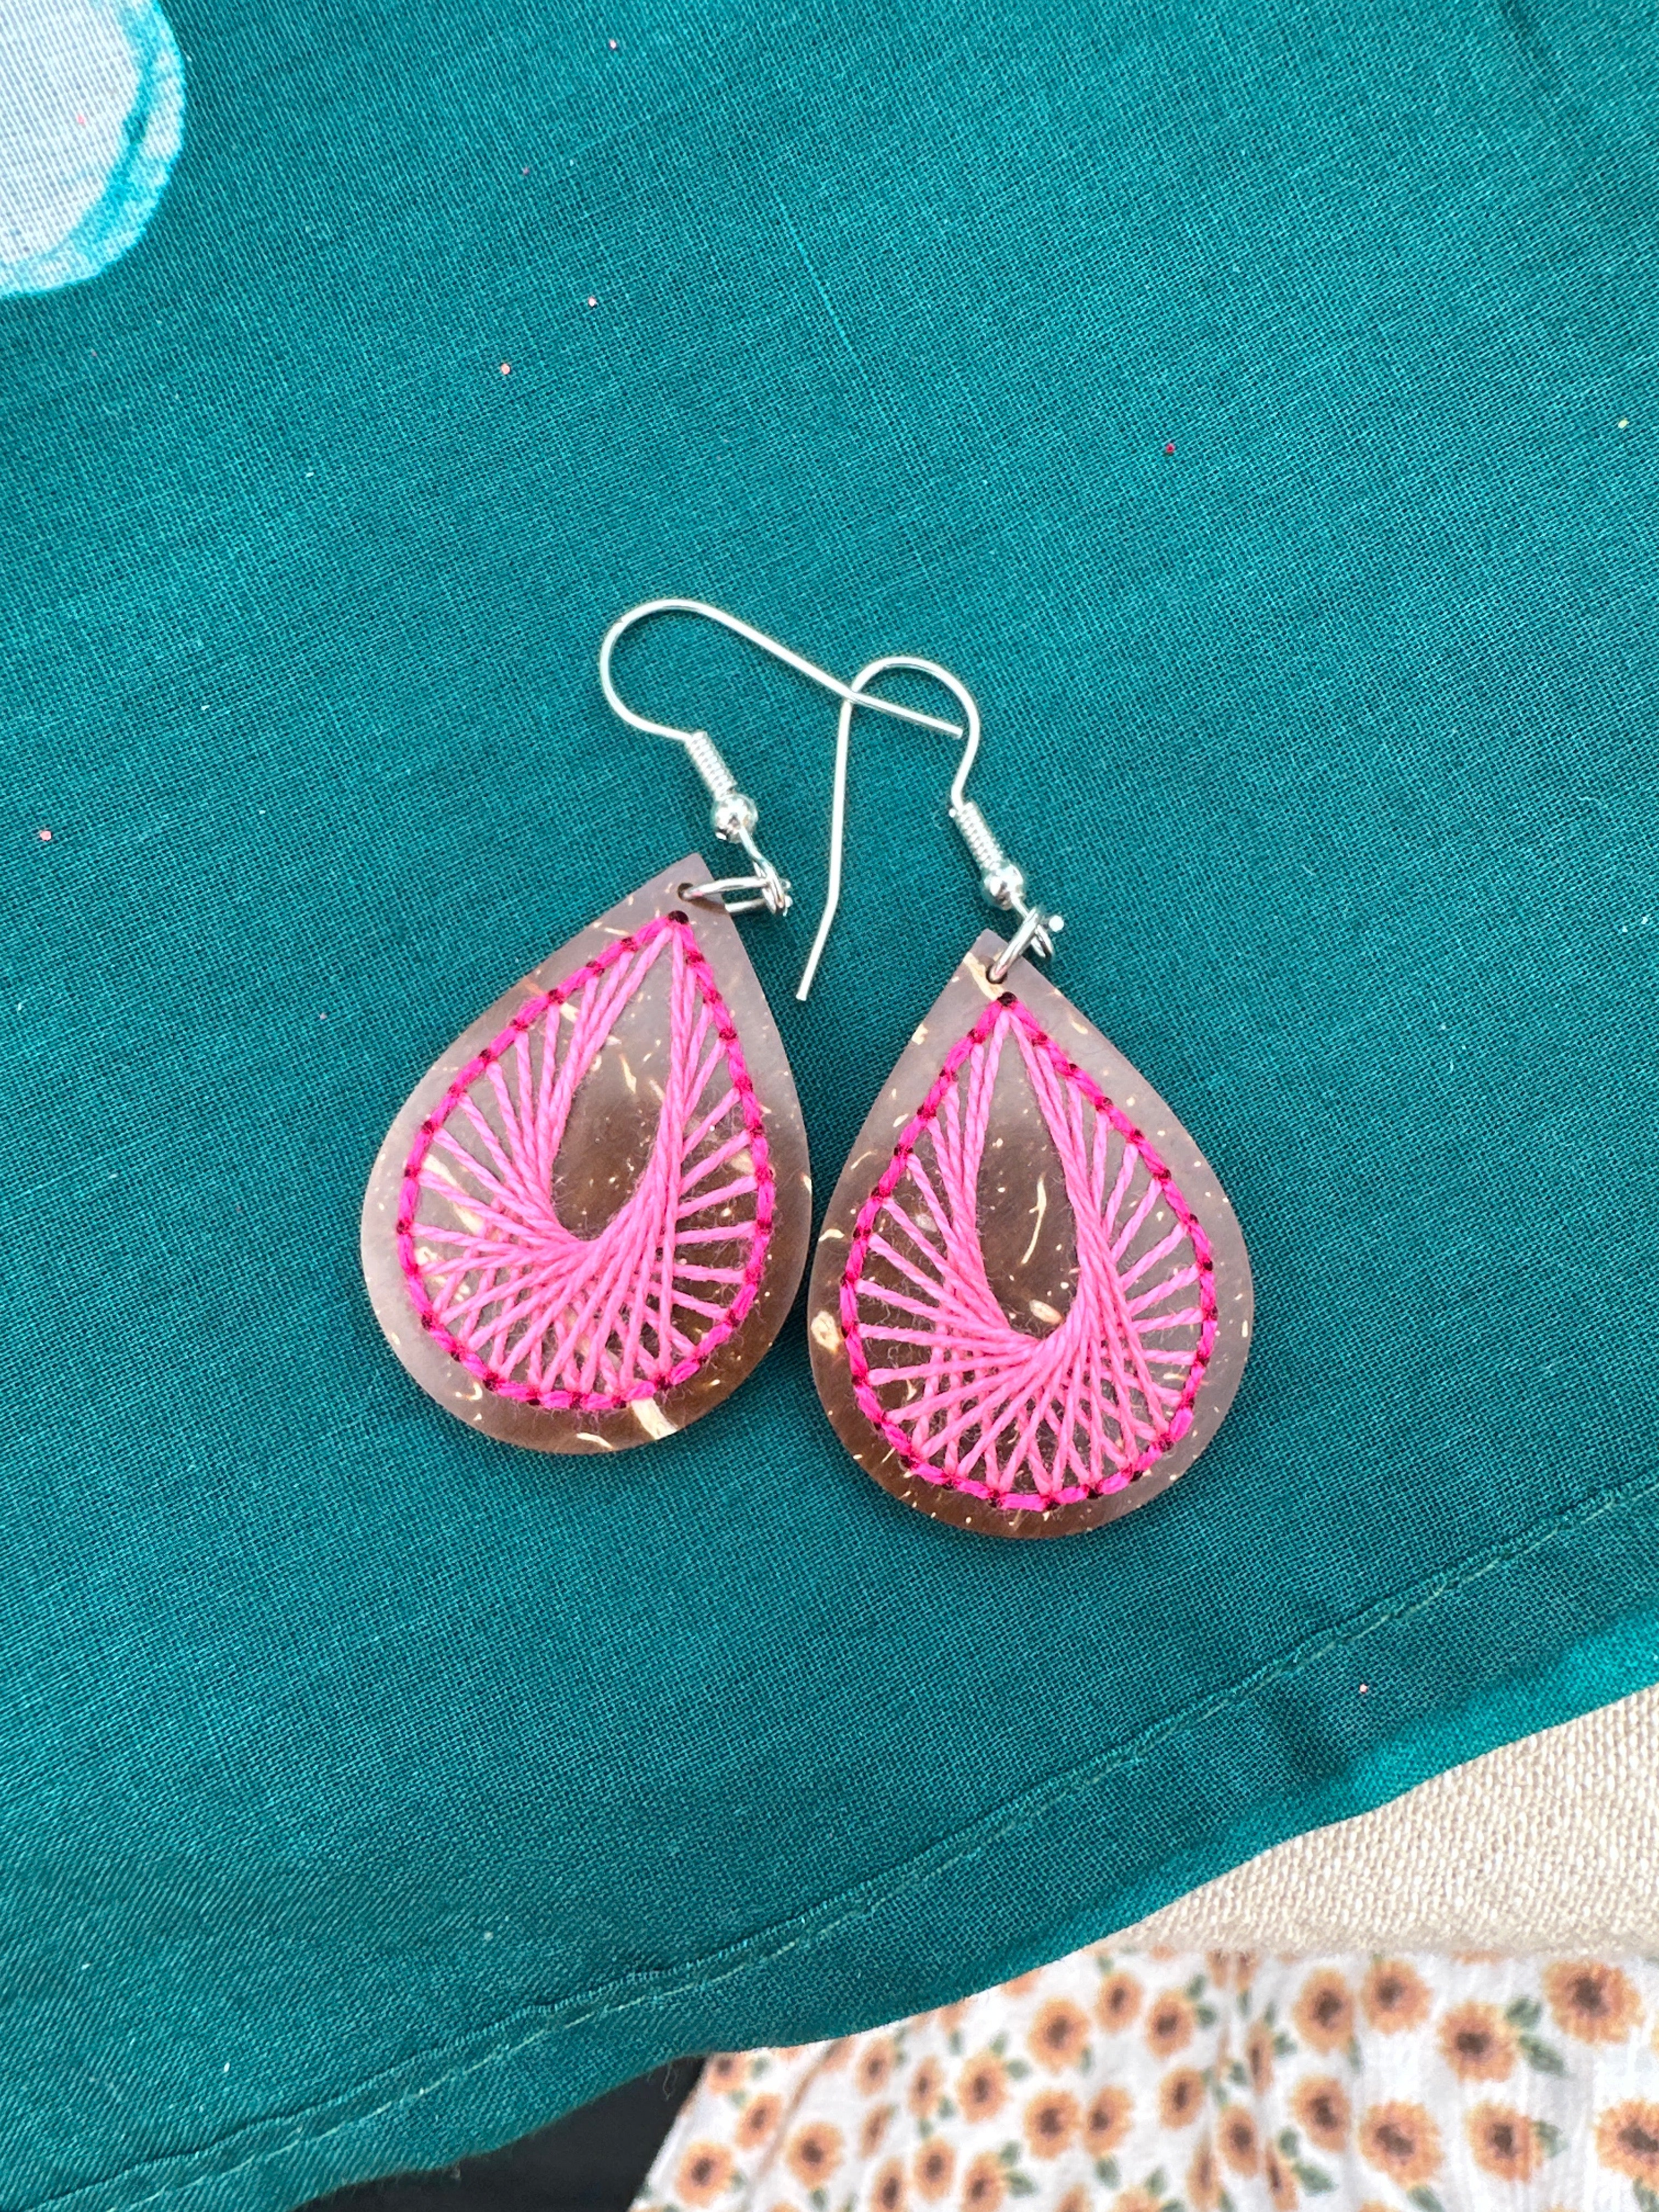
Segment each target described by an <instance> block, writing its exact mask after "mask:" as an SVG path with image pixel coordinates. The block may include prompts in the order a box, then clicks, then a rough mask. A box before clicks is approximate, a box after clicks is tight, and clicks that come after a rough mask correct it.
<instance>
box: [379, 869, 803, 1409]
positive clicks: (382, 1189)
mask: <svg viewBox="0 0 1659 2212" xmlns="http://www.w3.org/2000/svg"><path fill="white" fill-rule="evenodd" d="M707 875H708V868H707V866H706V865H705V863H704V862H703V861H702V859H701V858H700V857H699V856H698V855H697V854H690V855H689V856H688V857H687V858H686V859H685V860H682V861H681V862H680V863H679V864H678V866H676V867H672V868H667V869H665V870H664V872H662V874H661V875H659V876H657V877H655V878H653V880H652V881H651V882H650V883H648V884H644V885H643V886H642V887H641V889H640V890H637V891H635V894H634V895H633V896H632V897H631V898H629V899H625V900H623V902H622V904H621V905H620V906H617V907H613V908H611V911H610V912H609V913H608V914H604V915H600V916H599V920H598V921H595V922H593V923H592V924H591V925H590V927H587V928H586V929H585V930H583V931H582V932H581V933H580V934H579V935H578V936H576V937H574V938H572V939H571V940H570V942H569V943H568V945H562V946H561V947H560V949H559V950H558V951H556V952H555V953H553V954H551V955H550V957H548V958H547V959H545V960H544V961H543V962H542V963H541V964H540V965H539V966H538V967H537V968H535V969H532V971H531V973H530V974H529V975H526V977H525V978H524V979H523V981H521V982H519V983H517V984H515V985H514V986H513V988H512V989H511V990H510V991H508V992H507V993H506V994H505V995H504V996H503V997H501V999H499V1000H496V1002H495V1005H494V1006H491V1007H489V1009H488V1010H487V1011H486V1012H484V1013H483V1014H481V1015H480V1016H479V1017H478V1018H477V1021H475V1022H474V1023H473V1024H471V1027H470V1028H469V1029H467V1030H465V1032H464V1033H463V1034H462V1035H461V1036H459V1037H458V1038H457V1039H456V1041H455V1042H454V1043H453V1045H452V1046H451V1047H450V1048H449V1050H448V1051H447V1053H445V1054H444V1055H443V1057H442V1058H441V1060H439V1061H438V1062H437V1064H436V1066H434V1067H432V1068H431V1069H430V1070H428V1073H426V1074H425V1075H424V1076H422V1079H421V1080H420V1082H419V1083H418V1084H416V1086H415V1089H414V1091H412V1092H411V1094H410V1098H409V1101H408V1103H406V1105H405V1106H404V1109H403V1110H402V1112H401V1113H400V1114H399V1115H398V1118H397V1120H396V1121H394V1122H393V1123H392V1127H391V1129H390V1131H389V1132H388V1133H387V1136H386V1142H385V1143H384V1144H383V1145H382V1146H381V1147H380V1155H379V1157H378V1158H377V1159H376V1161H375V1164H374V1171H373V1173H372V1174H371V1176H370V1177H369V1182H368V1194H367V1195H366V1197H365V1199H364V1202H363V1218H362V1257H363V1273H364V1277H365V1279H366V1280H367V1283H368V1292H369V1297H370V1298H371V1300H372V1301H373V1304H374V1311H375V1315H376V1316H377V1318H378V1319H379V1321H380V1327H381V1328H382V1329H383V1330H384V1331H385V1332H386V1340H387V1342H388V1343H389V1344H390V1345H391V1346H392V1350H393V1351H394V1352H396V1353H397V1355H398V1358H399V1359H400V1360H401V1361H402V1362H403V1364H404V1366H405V1367H406V1368H407V1369H408V1370H409V1372H410V1374H411V1375H412V1376H414V1378H415V1380H416V1382H417V1383H419V1384H420V1385H421V1388H422V1389H423V1390H425V1391H427V1392H428V1393H429V1395H431V1396H432V1397H434V1398H435V1399H436V1400H437V1401H438V1403H439V1404H440V1405H441V1406H442V1407H445V1408H446V1409H447V1411H448V1412H450V1413H453V1414H454V1415H455V1416H456V1418H457V1419H459V1420H463V1421H465V1422H466V1423H467V1424H468V1425H469V1426H471V1427H473V1428H477V1429H480V1430H482V1431H483V1432H484V1434H485V1435H487V1436H492V1437H501V1438H502V1439H504V1440H505V1441H506V1442H507V1443H516V1444H524V1445H527V1446H529V1447H530V1448H531V1449H533V1450H537V1451H557V1452H595V1451H617V1450H620V1449H623V1448H624V1447H626V1446H628V1445H631V1444H639V1443H649V1442H652V1441H654V1440H655V1439H657V1438H659V1437H668V1436H671V1435H673V1434H674V1433H675V1432H676V1431H678V1430H680V1429H683V1428H684V1427H686V1426H687V1425H688V1424H689V1423H690V1422H692V1421H695V1420H696V1419H698V1417H699V1416H700V1415H701V1414H703V1413H707V1412H708V1409H709V1408H710V1407H712V1406H717V1405H718V1404H719V1403H720V1401H721V1400H722V1399H723V1398H725V1397H726V1396H728V1395H730V1393H731V1392H732V1390H734V1389H736V1388H737V1386H738V1383H740V1382H742V1381H743V1379H744V1376H746V1375H747V1374H748V1373H749V1372H750V1370H751V1369H752V1368H753V1367H754V1366H755V1365H756V1364H757V1361H758V1360H759V1359H760V1358H762V1356H763V1354H764V1352H766V1351H767V1350H768V1348H769V1346H770V1345H771V1343H772V1340H773V1339H774V1338H775V1335H776V1334H777V1332H778V1329H779V1327H780V1325H781V1322H782V1320H783V1317H784V1316H785V1314H786V1313H787V1311H788V1310H789V1306H790V1302H791V1300H792V1299H793V1297H794V1293H795V1291H796V1288H797V1286H798V1285H799V1281H800V1277H801V1273H802V1269H803V1267H804V1266H805V1257H806V1248H807V1241H808V1236H809V1231H810V1226H811V1182H810V1180H809V1177H808V1174H807V1153H806V1133H805V1129H804V1127H802V1123H801V1117H800V1107H799V1103H798V1102H797V1099H796V1097H795V1087H794V1084H793V1080H792V1079H791V1077H790V1073H789V1066H788V1061H787V1057H786V1055H785V1053H784V1049H783V1045H782V1042H781V1039H780V1037H779V1036H778V1032H777V1030H776V1028H775V1024H774V1023H773V1020H772V1017H771V1013H770V1012H769V1008H768V1006H767V1004H766V1000H765V997H764V994H763V992H762V990H761V987H760V982H759V980H758V978H757V976H756V974H755V971H754V969H753V968H752V967H751V966H750V963H749V958H748V956H747V954H746V953H745V952H744V949H743V946H742V944H741V942H740V941H739V939H738V932H737V929H736V927H735V926H734V925H733V923H732V920H731V918H730V916H729V915H727V913H726V909H725V908H724V907H722V906H721V905H720V903H719V902H718V901H717V900H713V899H709V900H698V901H695V902H694V901H692V900H690V899H688V898H687V897H686V896H685V887H686V885H687V884H700V883H702V881H703V879H704V878H706V877H707Z"/></svg>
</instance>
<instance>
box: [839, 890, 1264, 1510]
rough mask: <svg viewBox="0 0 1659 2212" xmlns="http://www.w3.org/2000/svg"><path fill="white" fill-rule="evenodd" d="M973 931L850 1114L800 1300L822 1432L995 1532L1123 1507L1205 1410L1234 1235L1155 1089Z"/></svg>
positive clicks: (1245, 1291) (1167, 1469)
mask: <svg viewBox="0 0 1659 2212" xmlns="http://www.w3.org/2000/svg"><path fill="white" fill-rule="evenodd" d="M1005 950H1006V948H1005V946H1004V945H1003V943H1002V940H1001V939H1000V938H998V937H996V936H995V935H994V934H993V933H990V932H988V931H987V933H985V934H984V935H983V936H981V938H979V939H978V940H977V941H976V943H975V945H974V947H973V949H972V951H970V952H969V954H968V956H967V957H966V958H965V959H964V960H963V962H962V963H961V964H960V966H959V967H958V968H957V969H956V971H955V973H954V974H953V975H951V980H950V981H949V982H948V983H947V984H946V986H945V989H944V991H943V992H942V993H941V994H940V995H939V999H938V1000H936V1001H935V1003H934V1005H933V1007H932V1009H931V1010H930V1011H929V1012H928V1014H927V1018H926V1019H925V1021H923V1023H922V1024H921V1027H920V1028H919V1029H918V1030H916V1032H915V1036H914V1037H913V1038H912V1040H911V1042H910V1044H909V1046H908V1049H907V1050H906V1051H905V1053H904V1054H903V1056H902V1058H901V1059H900V1060H899V1063H898V1065H897V1066H896V1068H895V1069H894V1070H893V1073H892V1076H891V1078H890V1080H889V1081H888V1083H887V1085H885V1087H884V1090H883V1091H882V1092H881V1095H880V1097H878V1099H877V1101H876V1103H875V1105H874V1107H873V1108H872V1110H871V1113H870V1115H869V1117H868V1119H867V1120H866V1122H865V1125H864V1127H863V1129H862V1130H861V1131H860V1134H859V1138H858V1140H857V1142H856V1143H855V1145H854V1147H853V1151H852V1154H851V1157H850V1158H848V1163H847V1165H846V1167H845V1168H844V1169H843V1170H842V1176H841V1180H840V1182H838V1183H837V1184H836V1190H835V1194H834V1195H833V1196H832V1198H831V1199H830V1200H829V1212H828V1214H827V1216H826V1218H825V1222H824V1227H823V1233H822V1235H821V1237H820V1238H819V1242H818V1248H817V1258H816V1261H815V1262H814V1265H813V1270H812V1280H811V1294H810V1299H809V1305H808V1316H809V1319H808V1328H809V1331H810V1334H811V1352H812V1368H813V1373H814V1376H815V1378H816V1380H817V1387H818V1393H819V1395H820V1396H821V1397H822V1398H823V1403H824V1407H825V1409H826V1411H827V1412H828V1413H829V1419H830V1420H831V1422H832V1423H833V1424H834V1425H835V1429H836V1433H837V1435H838V1436H839V1437H840V1438H841V1440H842V1443H844V1444H845V1445H846V1447H847V1449H848V1451H849V1452H851V1454H852V1455H853V1456H854V1459H855V1460H857V1462H859V1464H860V1467H862V1468H864V1469H865V1471H866V1473H867V1474H871V1475H873V1476H874V1478H875V1480H877V1481H878V1482H879V1483H880V1484H881V1485H882V1486H883V1487H884V1489H887V1490H890V1492H892V1493H893V1495H894V1496H895V1497H896V1498H902V1500H903V1501H904V1502H905V1504H908V1505H914V1506H915V1507H917V1508H918V1509H919V1510H921V1511H922V1512H924V1513H929V1514H932V1515H933V1516H935V1517H936V1518H938V1519H939V1520H943V1521H949V1522H954V1523H955V1524H956V1525H957V1527H959V1528H971V1529H974V1530H976V1531H979V1532H981V1533H982V1534H989V1535H999V1536H1060V1535H1069V1534H1076V1533H1078V1532H1079V1531H1081V1530H1084V1529H1088V1528H1096V1527H1097V1526H1098V1525H1099V1524H1100V1523H1101V1522H1105V1521H1109V1520H1112V1519H1115V1517H1116V1516H1118V1515H1120V1514H1123V1513H1127V1512H1129V1511H1131V1510H1133V1508H1134V1507H1135V1506H1137V1505H1141V1504H1145V1503H1146V1501H1147V1500H1148V1499H1150V1498H1153V1497H1155V1496H1156V1495H1157V1494H1158V1492H1159V1491H1161V1490H1164V1489H1166V1488H1167V1487H1168V1486H1169V1485H1170V1483H1172V1482H1173V1481H1174V1480H1176V1477H1177V1476H1178V1475H1180V1474H1183V1473H1184V1472H1185V1470H1186V1469H1187V1468H1189V1467H1190V1466H1191V1465H1192V1463H1193V1462H1194V1460H1195V1459H1196V1458H1197V1457H1198V1455H1199V1454H1200V1452H1201V1451H1202V1450H1203V1449H1204V1447H1205V1446H1206V1444H1207V1443H1209V1441H1210V1439H1211V1438H1212V1437H1213V1436H1214V1434H1215V1432H1216V1431H1217V1430H1218V1428H1219V1426H1220V1425H1221V1422H1222V1419H1223V1418H1224V1417H1225V1413H1226V1412H1227V1408H1228V1407H1229V1406H1230V1404H1231V1401H1232V1398H1233V1394H1234V1392H1235V1391H1236V1390H1237V1388H1238V1383H1239V1378H1240V1376H1241V1375H1242V1374H1243V1369H1244V1362H1245V1358H1246V1357H1247V1355H1248V1352H1249V1340H1250V1326H1251V1312H1252V1307H1251V1290H1250V1269H1249V1260H1248V1259H1247V1257H1246V1255H1245V1250H1244V1240H1243V1236H1242V1235H1241V1233H1240V1231H1239V1226H1238V1223H1237V1219H1236V1218H1235V1217H1234V1214H1233V1211H1232V1208H1231V1206H1230V1205H1229V1204H1228V1202H1227V1200H1226V1197H1225V1194H1224V1193H1223V1191H1222V1189H1221V1186H1220V1184H1219V1183H1218V1181H1217V1180H1216V1176H1215V1174H1214V1171H1213V1170H1212V1168H1211V1167H1210V1165H1209V1164H1208V1162H1207V1161H1206V1159H1205V1158H1204V1156H1203V1155H1202V1153H1201V1152H1200V1151H1199V1149H1198V1147H1197V1146H1196V1145H1195V1144H1194V1142H1193V1139H1191V1138H1190V1137H1189V1136H1188V1133H1187V1132H1186V1130H1185V1129H1183V1128H1182V1126H1181V1124H1180V1122H1179V1121H1176V1117H1175V1115H1173V1114H1172V1113H1171V1112H1170V1109H1169V1107H1168V1106H1167V1105H1165V1103H1164V1101H1163V1100H1162V1099H1161V1098H1160V1097H1158V1094H1157V1093H1156V1092H1155V1091H1152V1089H1151V1088H1150V1086H1149V1085H1147V1084H1146V1081H1145V1079H1143V1078H1142V1077H1141V1076H1139V1074H1137V1073H1136V1072H1135V1070H1134V1069H1133V1067H1132V1066H1130V1065H1129V1063H1128V1061H1127V1060H1125V1059H1124V1058H1123V1057H1122V1055H1121V1054H1120V1053H1118V1052H1117V1051H1115V1049H1114V1048H1113V1047H1112V1046H1111V1045H1110V1044H1109V1042H1107V1040H1106V1038H1105V1037H1103V1036H1102V1035H1101V1033H1100V1031H1099V1030H1097V1029H1096V1028H1095V1027H1094V1026H1093V1024H1091V1023H1090V1022H1088V1021H1087V1020H1085V1018H1084V1017H1083V1015H1082V1014H1081V1013H1079V1011H1078V1009H1077V1008H1076V1007H1075V1006H1073V1004H1072V1002H1071V1000H1069V999H1067V998H1066V997H1065V996H1064V995H1063V994H1062V993H1060V991H1057V990H1056V989H1055V988H1054V986H1053V984H1051V983H1049V982H1048V981H1045V980H1044V978H1043V977H1042V975H1040V974H1039V973H1038V972H1037V970H1036V968H1035V967H1034V966H1033V965H1032V964H1031V963H1030V961H1029V960H1025V959H1018V960H1016V961H1015V962H1014V963H1013V964H1012V968H1011V969H1009V972H1008V975H1007V978H1006V981H1005V982H1003V983H1001V984H998V983H994V982H993V981H991V980H990V978H989V975H988V974H987V970H988V969H989V967H990V966H991V963H993V962H994V961H996V960H997V959H998V958H999V957H1000V956H1001V955H1002V954H1003V953H1004V951H1005Z"/></svg>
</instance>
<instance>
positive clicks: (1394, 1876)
mask: <svg viewBox="0 0 1659 2212" xmlns="http://www.w3.org/2000/svg"><path fill="white" fill-rule="evenodd" d="M1656 1866H1659V1690H1644V1691H1641V1692H1638V1695H1637V1696H1635V1697H1633V1698H1623V1699H1620V1701H1619V1702H1618V1704H1616V1705H1602V1706H1600V1707H1598V1708H1597V1709H1596V1711H1594V1712H1590V1713H1586V1714H1585V1715H1584V1716H1583V1718H1582V1719H1579V1720H1576V1721H1568V1722H1565V1723H1564V1724H1563V1725H1562V1726H1561V1727H1559V1728H1553V1729H1544V1730H1543V1731H1541V1734H1539V1735H1531V1736H1525V1737H1523V1738H1522V1740H1521V1741H1520V1742H1518V1743H1510V1744H1505V1745H1504V1747H1503V1748H1502V1749H1501V1750H1499V1751H1492V1752H1488V1753H1486V1756H1485V1758H1484V1759H1470V1760H1469V1761H1468V1764H1467V1765H1462V1766H1454V1767H1452V1768H1450V1769H1449V1771H1447V1772H1445V1773H1444V1774H1437V1775H1436V1776H1434V1777H1433V1778H1432V1779H1431V1780H1430V1781H1428V1782H1424V1783H1420V1784H1419V1785H1418V1787H1417V1788H1416V1789H1415V1790H1409V1791H1408V1792H1407V1795H1406V1796H1403V1797H1396V1798H1395V1799H1393V1800H1392V1801H1391V1802H1389V1804H1387V1805H1383V1806H1379V1807H1378V1808H1377V1809H1376V1812H1374V1813H1362V1814H1358V1816H1357V1817H1356V1818H1355V1819H1353V1820H1341V1821H1338V1822H1337V1823H1336V1824H1335V1825H1334V1826H1332V1827H1328V1828H1315V1829H1313V1830H1311V1831H1310V1832H1309V1833H1308V1834H1306V1835H1302V1836H1296V1837H1293V1838H1291V1840H1290V1841H1289V1842H1287V1843H1283V1844H1277V1845H1276V1846H1275V1847H1274V1848H1273V1850H1270V1851H1263V1852H1262V1853H1261V1857H1259V1858H1254V1859H1250V1860H1249V1861H1247V1862H1246V1863H1245V1864H1244V1865H1243V1866H1241V1867H1236V1868H1234V1869H1232V1870H1231V1872H1230V1873H1227V1874H1224V1875H1220V1876H1219V1877H1218V1879H1217V1880H1216V1881H1211V1882H1206V1883H1205V1884H1204V1885H1203V1887H1201V1888H1200V1889H1195V1890H1192V1891H1189V1892H1188V1894H1187V1895H1186V1896H1185V1897H1182V1898H1177V1899H1176V1901H1175V1903H1174V1904H1173V1905H1165V1906H1164V1909H1163V1911H1161V1912H1155V1913H1153V1914H1152V1917H1150V1918H1149V1919H1147V1920H1146V1921H1144V1922H1142V1923H1141V1924H1140V1926H1139V1927H1138V1928H1133V1929H1128V1930H1127V1931H1126V1932H1125V1933H1124V1934H1123V1935H1121V1936H1119V1937H1118V1938H1117V1939H1116V1940H1117V1941H1118V1942H1119V1943H1121V1945H1122V1946H1123V1947H1124V1948H1127V1949H1130V1950H1136V1949H1145V1948H1148V1947H1159V1946H1168V1947H1170V1948H1174V1949H1176V1950H1227V1949H1230V1948H1242V1949H1249V1950H1269V1951H1283V1952H1293V1953H1303V1952H1310V1951H1334V1950H1346V1951H1380V1950H1414V1951H1426V1950H1441V1951H1447V1952H1458V1951H1468V1950H1471V1949H1479V1950H1482V1951H1489V1952H1497V1953H1506V1954H1522V1953H1528V1952H1542V1951H1573V1950H1601V1951H1630V1952H1638V1953H1642V1954H1645V1955H1647V1956H1648V1957H1652V1956H1654V1955H1655V1954H1659V1896H1656V1895H1655V1892H1654V1880H1653V1870H1654V1869H1655V1867H1656Z"/></svg>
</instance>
